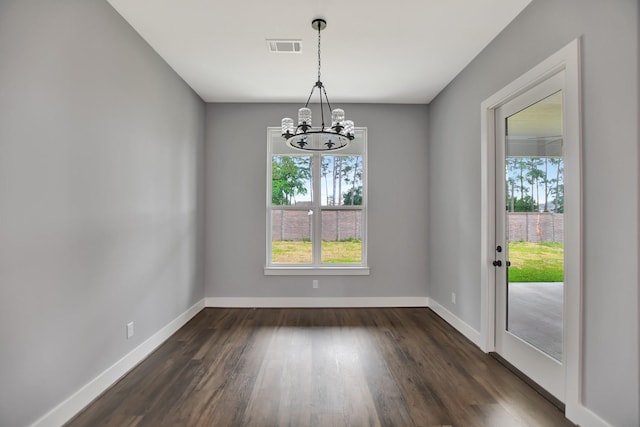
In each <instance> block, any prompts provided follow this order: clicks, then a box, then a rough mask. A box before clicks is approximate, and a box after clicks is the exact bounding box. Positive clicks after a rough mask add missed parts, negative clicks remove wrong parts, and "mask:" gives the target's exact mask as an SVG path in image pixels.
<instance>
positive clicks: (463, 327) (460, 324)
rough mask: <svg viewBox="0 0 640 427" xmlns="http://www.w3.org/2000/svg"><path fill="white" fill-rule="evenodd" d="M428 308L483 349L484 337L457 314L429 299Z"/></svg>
mask: <svg viewBox="0 0 640 427" xmlns="http://www.w3.org/2000/svg"><path fill="white" fill-rule="evenodd" d="M428 307H429V308H430V309H431V310H433V311H434V313H436V314H437V315H438V316H440V317H442V318H443V319H444V321H445V322H447V323H448V324H450V325H451V326H453V327H454V328H455V329H456V330H457V331H458V332H460V333H461V334H462V335H464V336H465V337H467V339H469V341H471V342H472V343H474V344H475V345H477V346H478V347H480V348H482V336H481V335H480V332H479V331H477V330H475V329H474V328H472V327H471V326H469V325H468V324H467V323H466V322H465V321H464V320H462V319H460V318H459V317H457V316H456V315H455V314H453V313H452V312H450V311H449V310H447V309H446V308H445V307H444V306H442V305H440V304H439V303H438V302H436V301H434V300H433V299H431V298H429V305H428Z"/></svg>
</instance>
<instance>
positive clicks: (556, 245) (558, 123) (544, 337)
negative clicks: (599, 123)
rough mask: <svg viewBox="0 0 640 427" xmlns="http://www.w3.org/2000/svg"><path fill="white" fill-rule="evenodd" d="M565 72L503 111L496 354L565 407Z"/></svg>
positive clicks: (499, 121)
mask: <svg viewBox="0 0 640 427" xmlns="http://www.w3.org/2000/svg"><path fill="white" fill-rule="evenodd" d="M563 81H564V72H559V73H558V74H556V75H554V76H552V77H551V78H549V79H547V80H545V81H544V82H542V83H540V84H538V85H537V86H535V87H533V88H532V89H529V90H528V91H527V92H525V93H523V94H521V95H519V96H518V97H516V98H514V99H512V100H510V101H509V102H507V103H506V104H504V105H502V106H501V107H499V108H498V109H497V110H496V114H495V117H496V123H495V126H496V128H495V129H496V162H495V164H496V179H495V182H496V189H495V195H496V196H495V197H496V207H495V212H496V228H495V230H496V236H495V258H494V259H495V261H494V262H493V264H494V267H495V269H496V271H495V277H496V284H495V285H496V288H495V289H496V306H495V307H496V323H495V325H496V326H495V327H496V333H495V341H496V342H495V345H496V351H497V352H498V353H499V354H500V355H501V356H502V357H503V358H504V359H506V360H507V361H508V362H509V363H511V364H512V365H514V366H515V367H516V368H517V369H519V370H520V371H521V372H523V373H524V374H525V375H527V376H528V377H529V378H530V379H532V380H533V381H534V382H536V383H537V384H538V385H540V386H541V387H542V388H544V389H545V390H547V391H548V392H549V393H550V394H552V395H553V396H554V397H556V398H557V399H559V400H560V401H561V402H564V397H565V395H564V390H565V373H564V364H563V360H564V355H563V349H564V342H565V341H564V340H565V336H564V335H565V334H564V327H563V324H564V319H563V317H564V316H563V313H564V305H565V303H564V299H565V298H564V233H563V230H564V181H563V170H564V158H563V139H564V138H563V90H562V89H563Z"/></svg>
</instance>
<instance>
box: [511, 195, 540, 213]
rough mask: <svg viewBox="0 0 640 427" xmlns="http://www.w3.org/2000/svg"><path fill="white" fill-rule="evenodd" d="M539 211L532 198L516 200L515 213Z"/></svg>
mask: <svg viewBox="0 0 640 427" xmlns="http://www.w3.org/2000/svg"><path fill="white" fill-rule="evenodd" d="M532 209H533V211H537V210H538V204H537V203H536V201H535V200H534V199H533V197H531V196H524V197H521V198H519V199H515V200H514V202H513V212H532Z"/></svg>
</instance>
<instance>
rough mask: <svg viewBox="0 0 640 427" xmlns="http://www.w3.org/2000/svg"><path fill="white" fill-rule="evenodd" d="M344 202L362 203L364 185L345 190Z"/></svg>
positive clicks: (350, 203)
mask: <svg viewBox="0 0 640 427" xmlns="http://www.w3.org/2000/svg"><path fill="white" fill-rule="evenodd" d="M342 204H344V205H362V185H361V186H359V187H356V188H353V187H352V188H351V189H350V190H349V191H347V192H345V193H344V195H343V198H342Z"/></svg>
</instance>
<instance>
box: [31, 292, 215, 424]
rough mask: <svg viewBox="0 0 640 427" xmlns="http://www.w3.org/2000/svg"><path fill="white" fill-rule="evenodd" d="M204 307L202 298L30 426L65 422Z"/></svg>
mask: <svg viewBox="0 0 640 427" xmlns="http://www.w3.org/2000/svg"><path fill="white" fill-rule="evenodd" d="M204 307H205V300H204V299H202V300H200V301H198V302H197V303H195V304H194V305H193V306H191V307H190V308H189V309H187V311H185V312H184V313H182V314H181V315H179V316H178V317H176V318H175V319H174V320H172V321H171V322H169V324H167V325H166V326H165V327H163V328H162V329H160V330H159V331H158V332H156V333H155V334H153V335H152V336H151V337H149V338H148V339H147V340H146V341H145V342H143V343H142V344H140V345H139V346H138V347H136V348H134V349H133V350H132V351H131V352H130V353H128V354H127V355H126V356H124V357H123V358H122V359H120V360H118V361H117V362H116V363H114V364H113V365H112V366H111V367H109V368H107V370H105V371H104V372H102V373H101V374H100V375H98V376H97V377H95V378H94V379H93V380H91V381H90V382H89V383H88V384H86V385H85V386H84V387H82V388H81V389H80V390H78V391H76V392H75V393H74V394H72V395H71V396H69V397H68V398H67V399H66V400H64V401H63V402H62V403H60V404H59V405H58V406H56V407H55V408H53V409H52V410H51V411H49V412H48V413H46V414H45V415H43V416H42V417H41V418H40V419H39V420H37V421H36V422H35V423H33V424H32V425H31V427H58V426H61V425H62V424H64V423H66V422H67V421H69V420H70V419H71V418H72V417H73V416H75V415H76V414H77V413H78V412H80V411H81V410H82V409H83V408H84V407H85V406H87V405H88V404H89V403H91V402H92V401H93V400H94V399H95V398H96V397H98V396H99V395H100V394H102V393H103V392H104V391H105V390H107V389H108V388H109V387H111V386H112V385H113V384H114V383H115V382H116V381H118V380H119V379H120V378H122V377H123V376H124V375H125V374H126V373H127V372H129V371H130V370H131V369H132V368H133V367H135V366H136V365H137V364H138V363H140V362H141V361H142V360H144V358H146V357H147V356H149V354H151V353H152V352H153V351H154V350H155V349H156V348H157V347H158V346H159V345H160V344H162V343H163V342H165V341H166V340H167V338H169V337H170V336H171V335H173V333H174V332H176V331H177V330H178V329H180V328H181V327H182V326H184V324H186V323H187V322H188V321H189V320H191V318H193V316H195V315H196V314H198V313H199V312H200V311H201V310H202V309H203V308H204Z"/></svg>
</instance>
